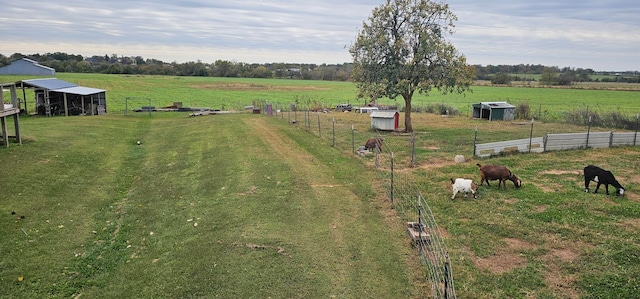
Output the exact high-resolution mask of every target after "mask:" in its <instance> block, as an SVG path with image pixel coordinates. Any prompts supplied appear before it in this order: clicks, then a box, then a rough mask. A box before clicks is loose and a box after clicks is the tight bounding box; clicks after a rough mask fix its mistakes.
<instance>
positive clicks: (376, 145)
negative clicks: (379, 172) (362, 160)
mask: <svg viewBox="0 0 640 299" xmlns="http://www.w3.org/2000/svg"><path fill="white" fill-rule="evenodd" d="M378 138H380V135H379V134H378V132H377V131H376V142H375V146H374V148H375V149H376V150H375V152H376V159H375V161H376V163H375V164H376V169H378V155H379V154H380V150H382V149H381V148H380V146H379V145H378Z"/></svg>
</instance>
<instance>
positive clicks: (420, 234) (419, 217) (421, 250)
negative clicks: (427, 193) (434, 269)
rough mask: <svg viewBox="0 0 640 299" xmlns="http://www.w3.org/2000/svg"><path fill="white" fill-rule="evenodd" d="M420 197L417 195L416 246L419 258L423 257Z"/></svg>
mask: <svg viewBox="0 0 640 299" xmlns="http://www.w3.org/2000/svg"><path fill="white" fill-rule="evenodd" d="M422 230H423V229H422V196H421V195H418V246H419V247H420V248H419V251H420V256H423V255H424V252H423V248H422V245H423V244H422Z"/></svg>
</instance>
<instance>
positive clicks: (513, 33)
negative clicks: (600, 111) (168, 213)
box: [0, 0, 640, 71]
mask: <svg viewBox="0 0 640 299" xmlns="http://www.w3.org/2000/svg"><path fill="white" fill-rule="evenodd" d="M436 1H440V0H436ZM156 2H157V3H156ZM384 2H385V1H384V0H322V1H316V0H306V1H305V0H287V1H284V0H176V1H166V0H165V1H149V0H110V1H98V0H82V1H81V0H54V1H52V0H21V1H3V3H2V5H1V7H2V10H1V12H0V54H3V55H5V56H10V55H12V54H14V53H22V54H35V53H39V54H45V53H53V52H64V53H68V54H75V55H78V54H80V55H83V56H85V57H89V56H93V55H101V56H104V55H108V56H112V55H113V54H116V55H118V56H134V57H135V56H142V57H143V58H145V59H150V58H153V59H159V60H162V61H165V62H177V63H184V62H189V61H193V62H197V61H201V62H205V63H212V62H215V61H216V60H228V61H234V62H245V63H280V62H283V63H314V64H323V63H326V64H342V63H345V62H351V61H352V58H351V55H350V54H349V51H348V49H349V47H350V46H351V45H352V44H353V43H354V41H355V38H356V36H357V34H358V32H359V31H360V30H361V28H362V24H363V22H365V21H367V20H368V18H369V17H370V16H371V12H372V10H373V9H374V8H375V7H378V6H380V5H382V4H383V3H384ZM445 3H447V4H449V8H450V10H451V11H452V12H453V13H454V14H455V15H456V16H457V17H458V21H457V22H455V33H454V34H453V35H452V36H450V37H449V40H450V41H451V42H452V43H453V45H454V46H455V47H456V49H458V51H459V52H460V53H462V54H463V55H465V56H466V58H467V62H468V63H469V64H479V65H502V64H506V65H517V64H542V65H545V66H557V67H560V68H563V67H571V68H591V69H594V70H596V71H635V70H640V1H638V0H607V1H603V0H580V1H576V0H565V1H563V0H556V1H550V0H536V1H531V0H509V1H507V0H492V1H479V0H450V1H445Z"/></svg>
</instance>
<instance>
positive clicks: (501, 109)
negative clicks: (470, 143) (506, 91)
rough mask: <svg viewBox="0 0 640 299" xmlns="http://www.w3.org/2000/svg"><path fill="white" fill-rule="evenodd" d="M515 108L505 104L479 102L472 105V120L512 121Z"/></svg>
mask: <svg viewBox="0 0 640 299" xmlns="http://www.w3.org/2000/svg"><path fill="white" fill-rule="evenodd" d="M515 114H516V106H513V105H511V104H509V103H507V102H480V103H478V104H473V118H483V119H487V120H513V119H514V117H515Z"/></svg>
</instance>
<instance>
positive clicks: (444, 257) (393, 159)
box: [257, 104, 456, 299]
mask: <svg viewBox="0 0 640 299" xmlns="http://www.w3.org/2000/svg"><path fill="white" fill-rule="evenodd" d="M257 109H260V110H261V113H263V114H267V115H269V116H272V117H275V118H278V119H281V120H283V121H286V122H287V123H289V124H291V125H294V126H298V127H300V128H303V129H305V130H307V131H308V132H310V133H311V134H314V135H316V136H318V137H319V138H321V139H323V140H326V141H327V142H328V144H329V145H330V146H332V147H335V148H338V149H342V150H344V151H345V152H347V153H349V154H353V155H358V156H361V157H362V158H363V159H362V160H363V162H364V163H367V164H369V165H370V166H371V167H372V168H374V169H375V171H376V174H377V176H378V178H379V180H380V181H381V182H382V187H383V189H384V190H385V192H386V195H387V197H388V199H389V200H390V202H391V203H392V206H393V208H394V210H395V211H396V212H397V213H398V216H400V218H401V219H402V221H403V225H404V226H405V229H406V232H407V234H408V236H409V237H410V238H411V239H412V247H413V248H414V249H415V251H416V253H417V255H416V257H417V258H419V259H420V263H421V264H422V265H423V266H424V267H425V276H426V277H427V279H428V281H429V282H430V283H431V286H432V296H433V298H446V299H448V298H455V297H456V294H455V287H454V280H453V274H452V271H451V265H450V260H449V256H448V251H447V248H446V246H445V244H444V240H443V238H442V236H441V233H440V229H439V227H438V224H437V222H436V219H435V217H434V215H433V213H432V211H431V208H430V207H429V203H428V202H427V201H426V200H425V197H424V196H422V193H421V190H420V188H419V186H418V184H417V183H415V180H414V179H413V177H412V174H411V173H410V172H407V171H399V170H401V169H406V168H409V167H411V166H413V165H415V163H416V161H415V159H416V157H415V142H416V137H415V135H414V134H402V133H398V132H394V133H393V134H390V133H388V132H381V131H374V130H371V129H370V128H369V127H362V124H360V125H359V126H360V127H358V125H356V124H353V123H348V122H345V121H344V120H342V119H340V118H339V117H338V118H337V117H335V116H334V115H335V113H334V114H333V115H332V114H330V113H323V112H322V111H318V112H315V111H311V110H309V109H300V107H298V106H297V105H295V104H291V105H286V106H285V105H280V106H277V107H264V106H260V107H258V108H257ZM372 138H380V139H381V140H382V142H381V146H380V147H379V148H378V147H374V148H373V149H364V146H363V144H364V143H365V141H367V140H368V139H372Z"/></svg>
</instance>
